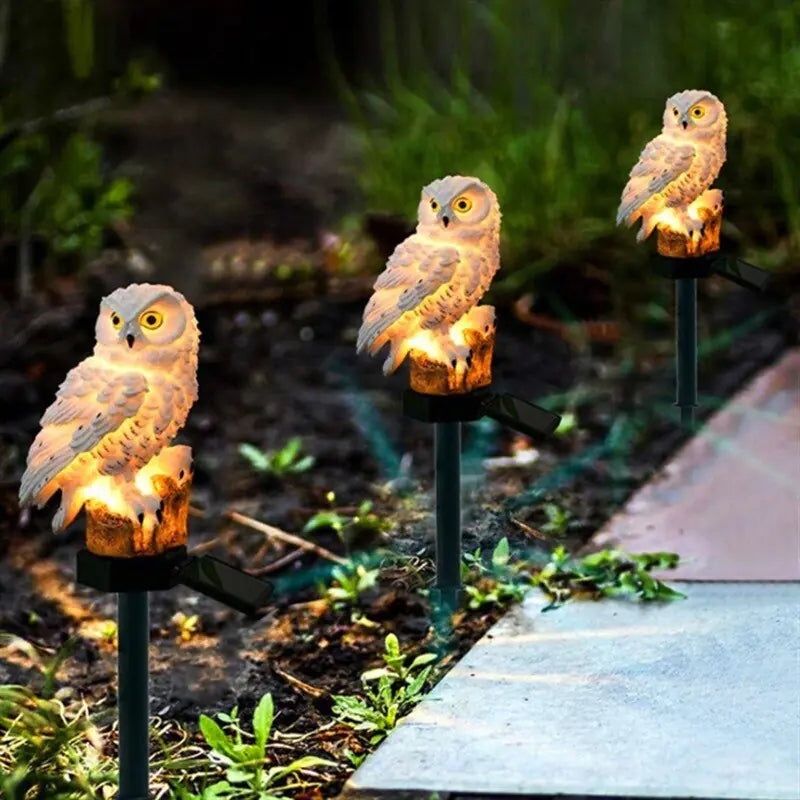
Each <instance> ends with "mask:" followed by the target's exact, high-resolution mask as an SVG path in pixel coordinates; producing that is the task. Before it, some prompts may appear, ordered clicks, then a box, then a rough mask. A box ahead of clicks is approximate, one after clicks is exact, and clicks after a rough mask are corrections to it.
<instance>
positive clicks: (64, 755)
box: [0, 636, 116, 800]
mask: <svg viewBox="0 0 800 800" xmlns="http://www.w3.org/2000/svg"><path fill="white" fill-rule="evenodd" d="M2 643H3V644H4V645H5V646H6V647H10V648H13V649H15V650H17V651H19V652H21V653H23V654H24V655H25V656H27V657H28V659H29V660H30V661H32V662H33V664H34V665H35V666H36V667H37V668H38V670H39V673H40V677H41V685H40V686H39V687H37V688H33V687H26V686H14V685H4V686H0V796H1V797H3V798H7V800H84V799H85V800H96V799H99V798H101V797H104V796H106V795H104V793H103V792H104V789H106V788H107V789H109V790H110V788H111V787H112V786H113V784H114V783H115V781H116V777H115V773H116V769H115V766H114V764H113V763H112V762H110V761H108V760H104V759H103V741H102V738H101V736H100V732H99V729H98V724H99V723H100V721H101V720H102V717H103V715H99V714H91V713H90V710H89V707H88V706H87V705H86V704H85V703H84V702H83V701H82V700H81V699H80V698H78V697H76V696H75V694H74V693H73V692H72V691H71V690H70V689H69V688H61V689H58V688H57V687H56V673H57V671H58V669H59V667H60V666H61V664H62V663H63V662H64V660H65V659H66V658H67V657H68V656H69V654H70V652H71V651H72V648H73V647H74V645H75V640H74V639H73V640H69V641H68V642H67V643H66V644H65V645H64V646H63V647H62V648H61V649H60V650H59V651H58V653H57V654H56V655H55V656H54V657H52V658H51V659H44V658H43V657H42V656H41V654H40V653H39V651H37V650H36V648H34V647H33V645H31V644H30V643H29V642H27V641H25V640H24V639H20V638H19V637H16V636H3V637H2Z"/></svg>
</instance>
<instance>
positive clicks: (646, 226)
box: [636, 214, 656, 242]
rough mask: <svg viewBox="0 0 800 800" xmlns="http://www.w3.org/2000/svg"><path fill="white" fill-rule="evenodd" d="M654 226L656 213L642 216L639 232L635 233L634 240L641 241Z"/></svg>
mask: <svg viewBox="0 0 800 800" xmlns="http://www.w3.org/2000/svg"><path fill="white" fill-rule="evenodd" d="M655 227H656V215H655V214H651V215H650V216H646V217H644V216H643V217H642V227H641V228H639V233H637V234H636V241H637V242H643V241H644V240H645V239H646V238H647V237H648V236H649V235H650V234H651V233H652V232H653V229H654V228H655Z"/></svg>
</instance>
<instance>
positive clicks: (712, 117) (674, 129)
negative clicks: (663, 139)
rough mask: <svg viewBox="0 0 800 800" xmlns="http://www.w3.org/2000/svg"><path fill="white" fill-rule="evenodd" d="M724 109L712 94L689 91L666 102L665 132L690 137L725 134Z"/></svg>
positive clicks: (702, 90) (679, 93)
mask: <svg viewBox="0 0 800 800" xmlns="http://www.w3.org/2000/svg"><path fill="white" fill-rule="evenodd" d="M726 126H727V116H726V114H725V106H724V105H723V104H722V102H721V101H720V100H719V98H717V97H715V96H714V95H713V94H711V92H707V91H705V90H704V89H687V90H686V91H684V92H678V93H677V94H674V95H672V97H670V98H669V100H667V105H666V107H665V109H664V132H665V133H666V132H669V133H673V134H679V135H681V136H689V137H692V138H694V137H698V136H699V137H701V138H705V137H711V136H716V135H718V134H719V133H720V132H721V133H723V134H724V133H725V128H726Z"/></svg>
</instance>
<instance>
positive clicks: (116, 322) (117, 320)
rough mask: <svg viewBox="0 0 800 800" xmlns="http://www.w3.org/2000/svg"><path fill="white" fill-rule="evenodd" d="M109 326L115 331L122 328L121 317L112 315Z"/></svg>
mask: <svg viewBox="0 0 800 800" xmlns="http://www.w3.org/2000/svg"><path fill="white" fill-rule="evenodd" d="M111 325H112V326H113V328H114V330H115V331H118V330H119V329H120V328H121V327H122V317H121V316H120V315H119V314H112V315H111Z"/></svg>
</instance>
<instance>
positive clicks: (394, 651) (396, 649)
mask: <svg viewBox="0 0 800 800" xmlns="http://www.w3.org/2000/svg"><path fill="white" fill-rule="evenodd" d="M385 644H386V654H387V655H389V656H392V657H397V656H399V655H400V642H399V641H398V640H397V636H395V634H393V633H390V634H388V635H387V636H386V641H385Z"/></svg>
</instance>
